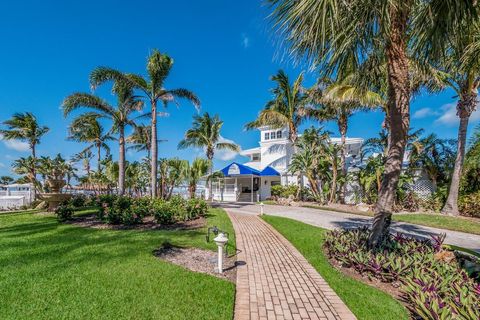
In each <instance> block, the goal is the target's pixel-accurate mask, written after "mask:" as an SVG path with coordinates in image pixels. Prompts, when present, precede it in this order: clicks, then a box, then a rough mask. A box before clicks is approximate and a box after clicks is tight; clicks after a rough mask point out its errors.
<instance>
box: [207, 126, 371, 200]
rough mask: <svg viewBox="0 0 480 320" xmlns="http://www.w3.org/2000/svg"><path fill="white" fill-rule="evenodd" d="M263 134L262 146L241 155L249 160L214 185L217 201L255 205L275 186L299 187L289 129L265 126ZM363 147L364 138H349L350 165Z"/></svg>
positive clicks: (233, 166) (235, 165)
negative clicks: (292, 163) (293, 169)
mask: <svg viewBox="0 0 480 320" xmlns="http://www.w3.org/2000/svg"><path fill="white" fill-rule="evenodd" d="M259 132H260V141H259V146H258V147H256V148H252V149H247V150H243V151H242V152H241V155H243V156H246V157H248V158H249V161H247V162H246V163H243V164H240V163H236V162H234V163H231V164H230V165H228V166H227V167H225V168H223V169H222V170H221V171H222V173H223V176H224V177H223V178H221V179H218V180H216V181H214V182H213V183H212V192H213V199H214V200H216V201H233V202H235V201H239V202H255V201H259V200H265V199H267V198H269V197H271V187H272V186H274V185H278V184H281V185H289V184H297V181H298V179H297V176H295V175H292V174H290V173H289V172H288V166H289V164H290V161H291V159H292V155H293V154H294V152H295V148H294V146H293V145H292V143H291V142H290V140H289V139H288V136H289V134H288V128H282V129H276V130H274V129H271V128H269V127H264V128H260V129H259ZM330 141H331V143H337V144H338V143H340V138H331V139H330ZM362 144H363V139H361V138H347V140H346V145H347V165H350V164H351V163H352V162H353V161H354V160H355V159H356V158H357V159H358V158H360V152H361V147H362ZM207 192H208V190H207Z"/></svg>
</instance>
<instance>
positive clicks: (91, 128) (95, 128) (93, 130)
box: [67, 113, 113, 173]
mask: <svg viewBox="0 0 480 320" xmlns="http://www.w3.org/2000/svg"><path fill="white" fill-rule="evenodd" d="M98 118H99V115H97V114H93V113H86V114H84V115H81V116H79V117H77V118H75V119H74V120H73V121H72V123H71V124H70V126H69V128H68V131H69V135H68V138H67V139H68V140H72V141H76V142H85V143H88V144H90V145H89V146H87V147H86V148H85V149H83V150H82V151H81V152H80V153H79V154H78V156H79V157H81V158H83V159H84V160H85V157H87V158H88V163H87V172H88V173H89V172H90V160H89V158H90V157H91V156H92V152H91V150H92V149H93V148H96V149H97V170H98V171H100V169H101V163H102V149H103V150H105V151H106V153H107V155H108V154H110V147H109V146H108V144H107V141H111V140H113V137H112V136H111V135H110V133H105V130H104V128H103V126H102V125H101V124H100V122H99V121H98Z"/></svg>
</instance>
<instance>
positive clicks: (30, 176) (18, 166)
mask: <svg viewBox="0 0 480 320" xmlns="http://www.w3.org/2000/svg"><path fill="white" fill-rule="evenodd" d="M37 164H38V159H36V158H34V157H33V156H28V157H26V158H24V157H20V158H19V159H16V160H14V161H13V163H12V169H13V172H15V173H16V174H19V175H22V176H23V177H24V179H22V180H25V181H26V182H28V183H33V184H35V185H36V182H37V179H36V177H35V172H36V171H35V170H36V167H37Z"/></svg>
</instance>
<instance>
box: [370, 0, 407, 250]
mask: <svg viewBox="0 0 480 320" xmlns="http://www.w3.org/2000/svg"><path fill="white" fill-rule="evenodd" d="M409 7H410V1H408V3H403V4H400V5H399V6H398V7H394V6H392V7H391V8H390V9H389V10H390V19H391V22H390V24H391V25H390V38H389V40H388V43H387V46H386V55H387V71H388V102H387V108H388V110H387V111H388V127H389V128H390V134H389V135H388V152H387V158H386V161H385V171H384V174H383V178H382V184H381V187H380V192H379V194H378V201H377V204H376V206H375V216H374V218H373V225H372V231H371V234H370V238H369V241H368V244H369V246H370V247H371V248H377V247H379V246H380V245H381V244H382V242H383V241H384V240H385V238H386V237H387V236H388V234H389V230H390V224H391V221H392V209H393V205H394V201H395V194H396V191H397V187H398V180H399V176H400V173H401V170H402V162H403V155H404V152H405V145H406V143H407V134H408V129H409V127H410V81H409V75H408V57H407V53H406V51H407V50H406V48H407V43H406V42H407V32H406V31H407V23H408V15H409Z"/></svg>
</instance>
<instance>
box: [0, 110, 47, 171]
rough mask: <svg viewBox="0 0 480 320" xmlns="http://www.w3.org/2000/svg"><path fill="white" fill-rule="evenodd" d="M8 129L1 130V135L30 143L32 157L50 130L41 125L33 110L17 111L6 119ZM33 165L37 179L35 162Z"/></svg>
mask: <svg viewBox="0 0 480 320" xmlns="http://www.w3.org/2000/svg"><path fill="white" fill-rule="evenodd" d="M3 125H5V126H6V127H7V128H6V129H1V130H0V135H2V136H3V139H6V140H20V141H24V142H27V143H28V146H29V148H30V151H31V152H32V157H33V159H35V158H36V157H37V155H36V146H37V144H39V143H40V139H41V138H42V137H43V136H44V135H45V134H46V133H47V132H48V131H49V130H50V129H49V128H48V127H47V126H41V125H40V124H39V123H38V121H37V118H36V117H35V116H34V115H33V113H31V112H26V113H15V114H14V115H13V116H12V118H11V119H9V120H7V121H4V122H3ZM32 164H33V165H34V166H33V179H34V180H35V163H34V162H32Z"/></svg>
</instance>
